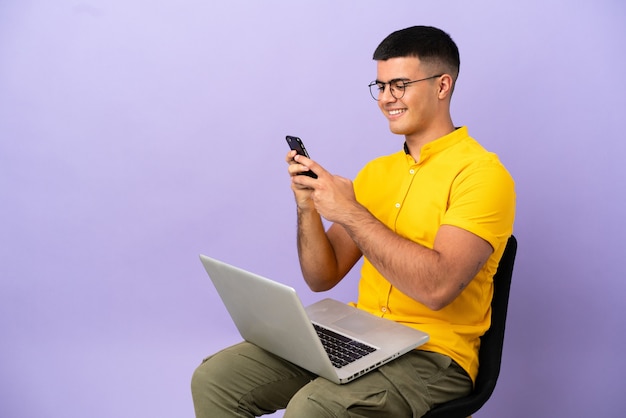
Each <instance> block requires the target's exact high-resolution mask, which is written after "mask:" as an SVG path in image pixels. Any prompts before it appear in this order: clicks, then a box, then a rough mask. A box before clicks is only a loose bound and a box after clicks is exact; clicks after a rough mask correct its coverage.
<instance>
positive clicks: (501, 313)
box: [423, 235, 517, 418]
mask: <svg viewBox="0 0 626 418" xmlns="http://www.w3.org/2000/svg"><path fill="white" fill-rule="evenodd" d="M516 254H517V240H516V238H515V237H514V236H512V235H511V237H510V238H509V240H508V242H507V244H506V248H505V249H504V253H503V254H502V258H501V259H500V263H499V264H498V270H497V271H496V274H495V275H494V276H493V287H494V289H493V300H492V301H491V327H490V328H489V330H487V332H486V333H485V335H483V336H482V337H481V339H480V351H479V353H478V361H479V363H480V366H479V369H478V376H477V377H476V384H475V385H474V390H473V391H472V393H470V394H469V395H468V396H465V397H463V398H459V399H455V400H452V401H449V402H446V403H443V404H441V405H438V406H436V407H435V408H433V409H432V410H430V411H429V412H428V413H426V415H424V416H423V418H444V417H445V418H457V417H458V418H464V417H468V416H470V415H472V414H473V413H475V412H476V411H478V410H479V409H480V408H481V407H482V406H483V405H484V404H485V402H487V400H488V399H489V397H490V396H491V394H492V393H493V390H494V389H495V387H496V381H497V380H498V376H499V375H500V363H501V360H502V347H503V345H504V329H505V326H506V313H507V308H508V305H509V292H510V290H511V278H512V276H513V264H514V263H515V255H516Z"/></svg>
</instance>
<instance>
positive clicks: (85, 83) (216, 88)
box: [0, 0, 626, 418]
mask: <svg viewBox="0 0 626 418" xmlns="http://www.w3.org/2000/svg"><path fill="white" fill-rule="evenodd" d="M625 22H626V6H624V3H623V2H622V1H621V0H613V1H609V0H605V1H598V0H594V1H586V2H585V1H583V2H575V3H574V2H570V1H564V0H563V1H549V0H548V1H546V0H543V1H530V2H528V1H527V2H515V3H508V2H506V3H505V2H500V1H492V2H488V1H472V2H466V1H436V2H435V1H433V2H416V1H396V2H392V3H386V2H374V1H360V2H348V1H344V2H338V1H335V0H324V1H319V0H318V1H309V2H293V1H284V2H278V1H263V2H252V1H250V2H243V1H228V2H227V1H223V2H217V1H213V2H209V1H201V0H179V1H171V2H161V1H153V0H151V1H148V0H106V1H105V0H93V1H83V2H81V1H79V0H73V1H69V0H57V1H54V2H50V1H43V0H13V1H11V0H4V1H2V2H0V139H1V141H0V199H1V201H0V219H1V234H0V245H1V247H0V248H1V253H0V254H1V255H0V257H1V258H0V278H1V282H0V334H1V336H0V416H2V417H7V418H9V417H20V418H21V417H43V416H45V417H63V418H74V417H85V416H89V417H92V418H111V417H138V416H139V417H164V418H165V417H185V416H186V417H191V416H192V415H193V409H192V403H191V396H190V393H189V380H190V376H191V373H192V371H193V369H194V368H195V366H196V365H197V364H198V362H199V361H200V360H201V358H202V357H203V356H205V355H206V354H209V353H211V352H213V351H215V350H217V349H219V348H221V347H223V346H225V345H228V344H231V343H234V342H236V341H238V340H239V337H238V334H237V332H236V330H235V329H234V327H233V326H232V324H231V321H230V318H229V317H228V315H227V313H226V311H225V310H224V308H223V306H222V303H221V301H220V300H219V298H218V297H217V295H216V293H215V291H214V289H213V287H212V286H211V284H210V283H209V280H208V278H207V276H206V275H205V273H204V271H203V269H202V267H201V264H200V262H199V260H198V254H199V253H205V254H208V255H211V256H214V257H217V258H221V259H224V260H225V261H228V262H231V263H234V264H237V265H239V266H242V267H244V268H247V269H250V270H253V271H255V272H258V273H260V274H263V275H266V276H269V277H271V278H274V279H276V280H278V281H282V282H284V283H287V284H290V285H292V286H294V287H296V289H297V290H298V291H299V292H300V295H301V298H302V299H303V301H304V303H310V302H312V301H314V300H317V299H319V298H320V297H321V296H322V295H319V294H313V293H311V292H310V291H308V290H307V289H306V288H305V286H304V285H303V283H302V282H301V278H300V275H299V269H298V264H297V261H296V253H295V240H294V235H295V232H294V227H295V216H294V212H295V209H294V204H293V198H292V194H291V191H290V189H289V180H288V176H287V174H286V167H285V164H284V162H283V158H284V155H285V153H286V151H287V146H286V144H285V142H284V139H283V138H284V136H285V134H293V135H299V136H301V137H302V138H303V139H304V141H305V142H306V144H307V148H308V150H309V152H310V153H311V154H312V156H313V157H314V158H315V159H316V160H318V161H319V162H320V163H322V164H323V165H325V166H326V167H327V168H328V169H329V170H331V171H333V172H336V173H338V174H341V175H344V176H347V177H353V176H354V175H355V174H356V172H357V170H358V169H359V168H360V167H361V166H362V165H363V164H364V163H365V162H366V161H368V160H369V159H371V158H373V157H375V156H378V155H380V154H383V153H390V152H394V151H396V150H397V149H399V147H400V146H401V144H402V139H401V138H399V137H394V136H393V135H392V134H390V133H389V131H388V128H387V123H386V122H385V120H384V119H383V117H382V116H381V115H380V114H379V111H378V109H377V107H376V105H375V103H374V101H373V100H372V99H371V98H370V97H369V93H368V91H367V84H368V83H369V82H370V81H371V80H372V79H374V78H375V63H374V62H373V61H372V60H371V54H372V52H373V50H374V48H375V47H376V45H377V44H378V42H379V41H381V40H382V38H383V37H384V36H386V35H387V34H388V33H390V32H391V31H393V30H396V29H400V28H403V27H406V26H410V25H413V24H431V25H435V26H439V27H441V28H443V29H445V30H447V31H448V32H449V33H450V34H451V35H452V37H453V38H454V39H455V40H456V41H457V43H458V45H459V48H460V50H461V61H462V65H461V76H460V79H459V84H458V86H457V90H456V92H455V97H454V99H453V118H454V121H455V123H456V124H457V125H468V126H469V129H470V133H471V134H472V135H473V136H474V137H475V138H476V139H478V140H479V141H480V142H482V143H483V144H484V145H485V146H486V147H487V148H488V149H490V150H492V151H495V152H497V153H498V154H499V155H500V157H501V159H502V161H503V162H504V163H505V164H506V165H507V167H508V168H509V170H510V171H511V173H512V174H513V176H514V177H515V179H516V181H517V191H518V216H517V220H516V224H515V233H516V235H517V237H518V239H519V243H520V248H519V252H518V258H517V265H516V270H515V276H514V282H513V288H512V294H511V301H510V314H509V320H508V330H507V336H506V344H505V351H504V358H503V368H502V374H501V378H500V381H499V383H498V387H497V389H496V391H495V394H494V396H493V398H492V399H491V400H490V401H489V402H488V404H487V405H486V406H485V407H484V408H483V410H482V411H481V412H480V413H478V414H476V415H475V416H476V417H527V416H533V417H565V416H602V417H618V416H622V414H623V411H624V409H626V398H624V396H623V393H624V386H625V385H624V373H625V372H626V361H625V358H626V357H625V356H624V346H625V345H626V333H625V331H626V315H625V309H624V304H625V302H624V301H625V298H624V293H625V292H626V285H625V284H624V278H625V277H626V267H625V265H626V264H625V263H624V256H625V255H626V254H625V252H624V245H623V242H622V240H623V236H624V233H625V232H626V227H625V222H624V214H625V213H626V196H625V189H626V187H625V186H624V184H625V182H624V174H625V169H624V163H623V160H624V154H625V151H626V147H625V145H624V138H623V135H622V134H620V133H619V132H620V131H619V129H621V125H622V124H623V123H624V115H625V111H626V94H625V93H626V83H625V81H624V76H623V69H624V66H625V65H626V60H625V58H624V45H625V44H626V42H625V41H626V25H625ZM357 277H358V276H357V274H356V273H355V274H352V275H351V278H350V279H349V280H347V281H346V282H345V283H342V284H341V285H340V286H339V287H338V288H337V289H334V290H333V291H331V292H329V296H332V297H335V298H337V299H340V300H344V301H348V300H353V299H354V297H355V289H356V280H357Z"/></svg>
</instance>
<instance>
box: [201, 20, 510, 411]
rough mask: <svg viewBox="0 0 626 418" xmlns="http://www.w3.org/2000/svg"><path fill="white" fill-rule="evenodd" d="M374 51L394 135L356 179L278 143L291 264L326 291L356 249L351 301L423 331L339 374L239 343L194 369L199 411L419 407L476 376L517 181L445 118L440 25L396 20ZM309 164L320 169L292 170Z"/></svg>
mask: <svg viewBox="0 0 626 418" xmlns="http://www.w3.org/2000/svg"><path fill="white" fill-rule="evenodd" d="M374 60H376V62H377V78H376V81H375V82H372V83H371V84H370V90H371V92H372V96H373V97H374V99H376V100H377V101H378V105H379V107H380V109H381V111H382V112H383V114H384V115H385V117H386V118H387V119H388V121H389V127H390V129H391V131H392V132H393V133H396V134H398V135H403V136H404V140H405V142H404V147H403V149H402V150H401V151H399V152H397V153H395V154H392V155H389V156H384V157H380V158H378V159H375V160H373V161H371V162H370V163H368V164H367V165H366V166H365V167H364V168H363V169H362V170H361V172H360V173H359V174H358V176H357V178H356V179H355V181H354V183H352V182H351V181H350V180H348V179H345V178H342V177H339V176H335V175H332V174H330V173H329V172H327V171H326V170H325V169H324V168H323V167H322V166H320V165H319V164H318V163H316V162H315V161H313V160H310V159H308V158H306V157H302V156H296V155H295V152H290V153H289V154H288V155H287V162H288V163H289V173H290V175H291V179H292V183H291V184H292V190H293V192H294V195H295V199H296V205H297V214H298V253H299V257H300V265H301V268H302V273H303V275H304V278H305V280H306V282H307V284H308V285H309V286H310V288H311V289H312V290H314V291H324V290H328V289H330V288H332V287H333V286H335V285H336V284H337V283H338V282H339V281H341V280H342V279H343V277H344V276H345V275H346V273H347V272H348V271H349V270H350V269H351V268H352V267H353V266H354V265H355V263H356V262H357V261H358V260H359V259H360V258H361V257H364V264H363V268H362V271H361V279H360V283H359V295H358V301H357V303H356V306H357V307H358V308H359V309H364V310H366V311H368V312H371V313H373V314H375V315H379V316H381V317H385V318H388V319H391V320H394V321H397V322H401V323H403V324H405V325H407V326H413V327H416V328H418V329H420V330H423V331H425V332H428V333H429V334H430V341H429V342H428V343H427V344H425V345H423V346H421V347H420V348H419V349H418V350H413V351H412V352H410V353H408V354H406V355H404V356H402V357H400V358H398V359H396V360H394V361H392V362H391V363H388V364H387V365H384V366H382V367H381V368H379V369H377V370H375V371H373V372H370V373H368V374H366V375H364V376H362V377H360V378H359V379H356V380H354V381H352V382H350V383H348V384H345V385H335V384H333V383H331V382H329V381H327V380H325V379H323V378H318V377H317V376H314V375H312V374H311V373H309V372H307V371H306V370H302V369H300V368H298V367H296V366H294V365H292V364H290V363H288V362H286V361H284V360H282V359H280V358H277V357H275V356H273V355H271V354H269V353H267V352H264V351H263V350H261V349H259V348H257V347H255V346H253V345H251V344H248V343H242V344H239V345H237V346H234V347H231V348H229V349H226V350H224V351H222V352H220V353H218V354H216V355H214V356H212V357H210V358H209V359H207V360H206V361H205V362H204V363H203V364H202V365H201V366H200V367H198V369H197V370H196V372H195V374H194V377H193V380H192V392H193V397H194V404H195V408H196V415H197V416H198V417H208V416H211V417H227V416H241V417H252V416H258V415H262V414H264V413H270V412H273V411H275V410H276V409H281V408H285V407H286V408H287V410H286V412H285V417H287V418H293V417H296V418H300V417H307V418H309V417H351V416H360V417H366V416H367V417H419V416H422V415H423V414H424V413H425V412H427V411H428V410H429V409H431V408H432V407H433V406H435V405H437V404H439V403H443V402H446V401H448V400H451V399H454V398H457V397H461V396H464V395H466V394H468V393H469V392H470V391H471V389H472V384H473V380H474V379H475V378H476V374H477V371H478V348H479V344H480V340H479V338H480V336H481V335H482V334H483V333H484V332H485V331H486V330H487V329H488V328H489V325H490V313H491V311H490V303H491V297H492V294H493V287H492V285H493V282H492V277H493V274H494V273H495V271H496V268H497V265H498V261H499V260H500V257H501V256H502V253H503V251H504V247H505V245H506V242H507V239H508V237H509V236H510V235H511V233H512V227H513V220H514V212H515V192H514V183H513V180H512V179H511V176H510V175H509V173H508V172H507V171H506V169H505V168H504V167H503V166H502V164H501V163H500V162H499V161H498V159H497V157H496V156H495V155H494V154H492V153H489V152H487V151H486V150H484V149H483V148H482V147H481V146H480V145H479V144H478V143H477V142H476V141H475V140H474V139H472V138H471V137H470V136H469V135H468V131H467V128H465V127H461V128H455V126H454V124H453V122H452V118H451V116H450V99H451V96H452V92H453V90H454V84H455V82H456V79H457V77H458V72H459V54H458V50H457V47H456V45H455V43H454V42H453V41H452V39H451V38H450V37H449V36H448V35H447V34H446V33H445V32H443V31H441V30H439V29H436V28H433V27H425V26H416V27H411V28H407V29H404V30H400V31H397V32H394V33H392V34H391V35H389V36H388V37H387V38H386V39H385V40H383V42H382V43H381V44H380V45H379V46H378V48H377V49H376V51H375V52H374ZM307 170H312V171H313V172H315V173H316V174H317V176H318V177H317V179H313V178H311V177H308V176H300V175H298V174H299V173H302V172H304V171H307ZM322 217H323V218H325V219H327V220H328V221H330V222H331V223H332V224H331V226H330V227H329V229H328V230H325V229H324V225H323V223H322Z"/></svg>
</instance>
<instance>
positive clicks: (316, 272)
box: [297, 208, 341, 292]
mask: <svg viewBox="0 0 626 418" xmlns="http://www.w3.org/2000/svg"><path fill="white" fill-rule="evenodd" d="M297 241H298V257H299V260H300V268H301V269H302V275H303V276H304V280H305V281H306V282H307V284H308V285H309V287H310V288H311V289H312V290H314V291H316V292H319V291H324V290H328V289H330V288H332V287H333V286H335V285H336V284H337V283H338V282H339V280H341V277H338V269H337V258H336V256H335V251H334V249H333V246H332V244H331V242H330V241H329V239H328V236H327V235H326V231H325V229H324V224H323V223H322V218H321V216H320V215H319V214H318V213H317V211H316V210H314V209H311V210H302V209H300V208H298V237H297Z"/></svg>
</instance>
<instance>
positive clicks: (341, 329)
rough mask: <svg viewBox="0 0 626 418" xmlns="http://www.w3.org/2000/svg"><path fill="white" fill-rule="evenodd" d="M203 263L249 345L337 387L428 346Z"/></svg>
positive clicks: (412, 333) (422, 337)
mask: <svg viewBox="0 0 626 418" xmlns="http://www.w3.org/2000/svg"><path fill="white" fill-rule="evenodd" d="M200 259H201V261H202V264H203V265H204V268H205V269H206V271H207V273H208V274H209V277H210V278H211V280H212V281H213V284H214V285H215V288H216V289H217V292H218V293H219V295H220V297H221V298H222V301H223V302H224V305H225V306H226V309H227V310H228V313H229V314H230V316H231V317H232V319H233V321H234V323H235V325H236V326H237V329H238V330H239V333H240V334H241V336H242V337H243V338H244V339H245V340H246V341H249V342H251V343H253V344H255V345H257V346H259V347H261V348H263V349H265V350H267V351H269V352H271V353H273V354H276V355H277V356H279V357H282V358H284V359H285V360H288V361H290V362H292V363H294V364H296V365H298V366H300V367H302V368H304V369H306V370H309V371H310V372H312V373H315V374H316V375H318V376H322V377H324V378H326V379H328V380H330V381H332V382H335V383H340V384H342V383H347V382H349V381H351V380H353V379H356V378H357V377H359V376H361V375H363V374H365V373H367V372H368V371H371V370H373V369H375V368H377V367H379V366H381V365H382V364H385V363H387V362H389V361H391V360H393V359H394V358H396V357H399V356H401V355H402V354H405V353H407V352H409V351H410V350H412V349H414V348H416V347H418V346H420V345H422V344H424V343H425V342H426V341H428V338H429V337H428V334H426V333H424V332H421V331H418V330H415V329H413V328H409V327H407V326H404V325H401V324H398V323H396V322H393V321H390V320H387V319H383V318H379V317H376V316H374V315H371V314H369V313H367V312H365V311H362V310H360V309H357V308H354V307H351V306H349V305H347V304H344V303H342V302H338V301H336V300H332V299H324V300H321V301H319V302H316V303H314V304H313V305H310V306H308V307H307V308H304V307H303V306H302V303H301V301H300V299H299V298H298V296H297V295H296V291H295V290H294V289H293V288H291V287H289V286H286V285H284V284H281V283H277V282H274V281H272V280H270V279H266V278H264V277H261V276H258V275H256V274H254V273H250V272H248V271H245V270H242V269H240V268H237V267H234V266H231V265H228V264H226V263H223V262H221V261H218V260H215V259H213V258H210V257H207V256H204V255H201V256H200ZM323 341H324V342H325V343H326V344H327V345H330V347H331V348H328V350H327V349H325V348H324V344H323V343H322V342H323ZM345 346H347V352H346V353H344V354H338V353H337V351H338V350H340V347H345Z"/></svg>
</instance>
